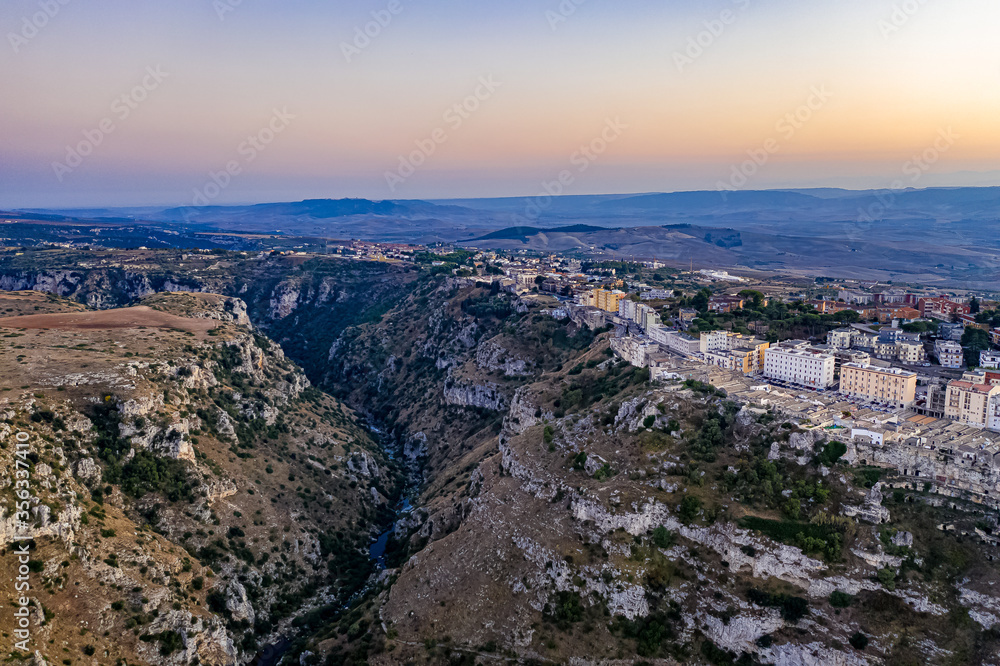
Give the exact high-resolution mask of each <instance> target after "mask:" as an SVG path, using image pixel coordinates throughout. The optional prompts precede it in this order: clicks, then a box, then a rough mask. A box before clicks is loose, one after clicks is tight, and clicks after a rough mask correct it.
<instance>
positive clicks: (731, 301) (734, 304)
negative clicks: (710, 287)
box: [708, 296, 744, 313]
mask: <svg viewBox="0 0 1000 666" xmlns="http://www.w3.org/2000/svg"><path fill="white" fill-rule="evenodd" d="M743 304H744V300H743V299H742V298H740V297H739V296H712V298H710V299H709V300H708V309H709V310H710V311H712V312H721V313H725V312H732V311H734V310H739V309H741V308H742V307H743Z"/></svg>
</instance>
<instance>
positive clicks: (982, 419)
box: [944, 380, 1000, 428]
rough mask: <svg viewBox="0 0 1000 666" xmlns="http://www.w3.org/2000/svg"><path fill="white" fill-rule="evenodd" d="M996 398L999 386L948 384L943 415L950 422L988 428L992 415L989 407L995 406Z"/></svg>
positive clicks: (957, 382)
mask: <svg viewBox="0 0 1000 666" xmlns="http://www.w3.org/2000/svg"><path fill="white" fill-rule="evenodd" d="M997 396H1000V386H993V385H990V384H973V383H972V382H966V381H957V380H956V381H953V382H948V393H947V394H946V395H945V400H944V415H945V417H947V418H949V419H951V420H952V421H959V422H961V423H966V424H968V425H975V426H979V427H981V428H986V427H989V425H990V421H991V418H990V417H991V416H992V415H993V414H991V411H992V410H991V407H994V406H995V404H996V399H997ZM991 403H992V404H991Z"/></svg>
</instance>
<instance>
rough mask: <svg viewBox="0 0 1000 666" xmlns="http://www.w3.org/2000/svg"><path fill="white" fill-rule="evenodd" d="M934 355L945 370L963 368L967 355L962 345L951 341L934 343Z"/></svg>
mask: <svg viewBox="0 0 1000 666" xmlns="http://www.w3.org/2000/svg"><path fill="white" fill-rule="evenodd" d="M934 355H935V356H937V359H938V363H940V364H941V365H942V366H943V367H945V368H961V367H962V364H963V363H965V353H964V352H963V351H962V345H960V344H958V343H957V342H952V341H951V340H938V341H937V342H935V343H934Z"/></svg>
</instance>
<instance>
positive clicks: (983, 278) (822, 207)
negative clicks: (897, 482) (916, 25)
mask: <svg viewBox="0 0 1000 666" xmlns="http://www.w3.org/2000/svg"><path fill="white" fill-rule="evenodd" d="M25 214H28V215H29V216H30V217H32V218H33V219H35V220H38V221H39V222H44V221H46V220H47V221H49V222H52V223H59V222H69V221H71V220H74V219H76V220H87V221H88V222H92V223H95V224H129V225H135V226H142V225H145V226H151V227H155V228H158V229H160V230H161V231H163V232H164V233H170V232H171V231H173V232H176V231H178V230H183V231H184V232H186V233H205V232H222V233H250V234H281V235H288V236H306V237H316V238H337V239H351V238H356V239H366V240H385V241H395V242H419V243H428V242H458V243H462V244H464V245H468V246H470V247H484V248H485V247H492V248H518V249H521V248H523V249H537V250H541V251H579V252H582V253H595V254H600V253H604V254H605V255H607V256H611V255H614V256H635V257H654V256H655V257H658V258H660V259H664V260H670V261H674V262H677V263H679V264H689V263H690V262H694V263H698V264H704V265H720V266H746V267H750V268H761V269H763V270H792V271H795V272H800V271H806V272H809V271H811V272H814V273H822V274H827V275H840V274H850V275H869V276H873V277H882V278H886V279H888V278H889V276H895V277H896V278H897V279H910V280H914V281H938V280H942V279H947V280H949V281H952V282H954V281H960V282H963V283H969V284H971V283H976V284H985V283H991V282H1000V279H998V278H1000V272H998V271H1000V259H998V254H1000V233H998V232H1000V188H998V187H980V188H935V189H922V190H921V189H904V190H883V191H875V190H868V191H853V190H842V189H835V188H816V189H803V190H763V191H752V190H747V191H734V192H709V191H702V192H673V193H648V194H638V195H582V196H564V197H555V198H548V197H545V198H538V197H534V198H533V197H511V198H494V199H458V200H432V201H420V200H399V201H370V200H367V199H339V200H330V199H317V200H307V201H300V202H286V203H264V204H257V205H248V206H207V207H180V208H149V207H147V208H123V209H80V210H40V209H35V210H31V211H16V212H12V213H9V214H2V213H0V215H10V216H17V215H21V216H24V215H25ZM678 225H691V226H690V227H689V228H682V227H679V226H678Z"/></svg>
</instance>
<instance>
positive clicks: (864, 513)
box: [844, 482, 889, 525]
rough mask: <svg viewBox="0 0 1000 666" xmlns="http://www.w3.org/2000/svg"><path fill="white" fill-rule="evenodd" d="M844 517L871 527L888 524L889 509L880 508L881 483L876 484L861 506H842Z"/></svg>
mask: <svg viewBox="0 0 1000 666" xmlns="http://www.w3.org/2000/svg"><path fill="white" fill-rule="evenodd" d="M844 515H845V516H848V517H850V518H856V519H858V520H863V521H864V522H866V523H871V524H873V525H881V524H882V523H887V522H889V509H887V508H885V507H884V506H882V483H881V482H879V483H876V484H875V485H874V486H872V489H871V490H870V491H868V494H867V495H866V496H865V501H864V504H862V505H861V506H844Z"/></svg>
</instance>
